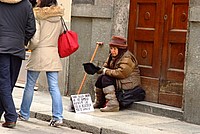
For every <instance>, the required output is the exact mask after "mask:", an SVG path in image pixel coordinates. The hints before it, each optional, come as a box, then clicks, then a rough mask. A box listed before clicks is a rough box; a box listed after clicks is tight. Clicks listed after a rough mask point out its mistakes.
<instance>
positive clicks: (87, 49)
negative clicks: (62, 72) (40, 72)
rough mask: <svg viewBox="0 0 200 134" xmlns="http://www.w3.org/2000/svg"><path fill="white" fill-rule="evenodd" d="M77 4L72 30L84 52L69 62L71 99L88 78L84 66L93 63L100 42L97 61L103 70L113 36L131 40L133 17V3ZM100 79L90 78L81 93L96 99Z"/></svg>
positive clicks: (116, 0) (104, 0) (100, 1)
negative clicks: (95, 90)
mask: <svg viewBox="0 0 200 134" xmlns="http://www.w3.org/2000/svg"><path fill="white" fill-rule="evenodd" d="M85 2H86V1H85ZM88 2H89V1H88ZM73 3H74V4H73V5H72V25H71V26H72V29H73V30H74V31H76V32H77V33H78V34H79V42H80V48H79V49H78V51H77V52H76V53H75V54H73V55H72V56H70V60H69V61H70V63H69V83H68V84H69V85H68V87H69V88H68V91H67V92H68V94H69V95H71V94H75V93H76V91H77V90H78V89H79V87H80V84H81V82H82V79H83V76H84V69H83V66H82V63H85V62H89V61H90V59H91V57H92V54H93V52H94V49H95V47H96V42H97V41H102V42H104V45H103V46H102V47H100V48H99V49H98V51H97V54H96V56H95V59H94V61H93V63H94V64H96V65H99V66H101V65H102V64H103V62H104V61H105V60H106V58H107V56H108V52H109V47H108V42H109V41H110V38H111V37H112V35H121V36H124V37H126V36H127V28H128V14H129V13H128V11H129V0H95V1H94V4H88V3H87V2H86V3H84V2H83V1H81V0H77V1H76V2H75V1H74V2H73ZM77 3H78V4H77ZM80 3H81V4H80ZM97 77H98V75H97V74H95V75H87V77H86V81H85V83H84V86H83V89H82V92H81V93H90V94H91V96H92V98H94V91H93V89H94V84H95V81H96V79H97Z"/></svg>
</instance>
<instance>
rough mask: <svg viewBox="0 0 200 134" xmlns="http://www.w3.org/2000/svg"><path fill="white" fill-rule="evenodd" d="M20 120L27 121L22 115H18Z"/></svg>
mask: <svg viewBox="0 0 200 134" xmlns="http://www.w3.org/2000/svg"><path fill="white" fill-rule="evenodd" d="M18 119H19V120H20V121H27V120H26V119H25V118H24V117H23V116H22V115H21V114H20V113H18Z"/></svg>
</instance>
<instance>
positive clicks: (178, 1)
mask: <svg viewBox="0 0 200 134" xmlns="http://www.w3.org/2000/svg"><path fill="white" fill-rule="evenodd" d="M165 12H166V14H165V16H166V18H165V23H164V33H163V34H164V42H163V49H162V64H161V81H160V91H159V103H163V104H168V105H173V106H177V107H181V106H182V99H181V98H182V94H183V79H184V59H185V43H186V33H187V20H188V17H187V16H188V0H168V1H167V3H166V11H165Z"/></svg>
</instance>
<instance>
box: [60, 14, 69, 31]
mask: <svg viewBox="0 0 200 134" xmlns="http://www.w3.org/2000/svg"><path fill="white" fill-rule="evenodd" d="M61 23H62V26H63V28H64V33H66V31H68V28H67V25H66V23H65V21H64V19H63V17H61Z"/></svg>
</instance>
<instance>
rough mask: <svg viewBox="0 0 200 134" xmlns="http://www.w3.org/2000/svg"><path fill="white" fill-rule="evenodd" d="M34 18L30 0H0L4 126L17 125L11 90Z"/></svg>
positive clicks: (0, 111)
mask: <svg viewBox="0 0 200 134" xmlns="http://www.w3.org/2000/svg"><path fill="white" fill-rule="evenodd" d="M35 31H36V26H35V17H34V14H33V10H32V5H31V3H30V2H29V1H27V0H0V118H1V116H2V114H3V113H5V114H4V118H5V122H4V123H3V124H2V126H3V127H8V128H13V127H15V126H16V122H17V118H18V115H17V113H16V108H15V104H14V102H13V97H12V91H13V88H14V86H15V83H16V81H17V77H18V74H19V71H20V67H21V63H22V60H23V59H25V45H27V44H28V41H29V40H30V39H31V38H32V36H33V35H34V34H35Z"/></svg>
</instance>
